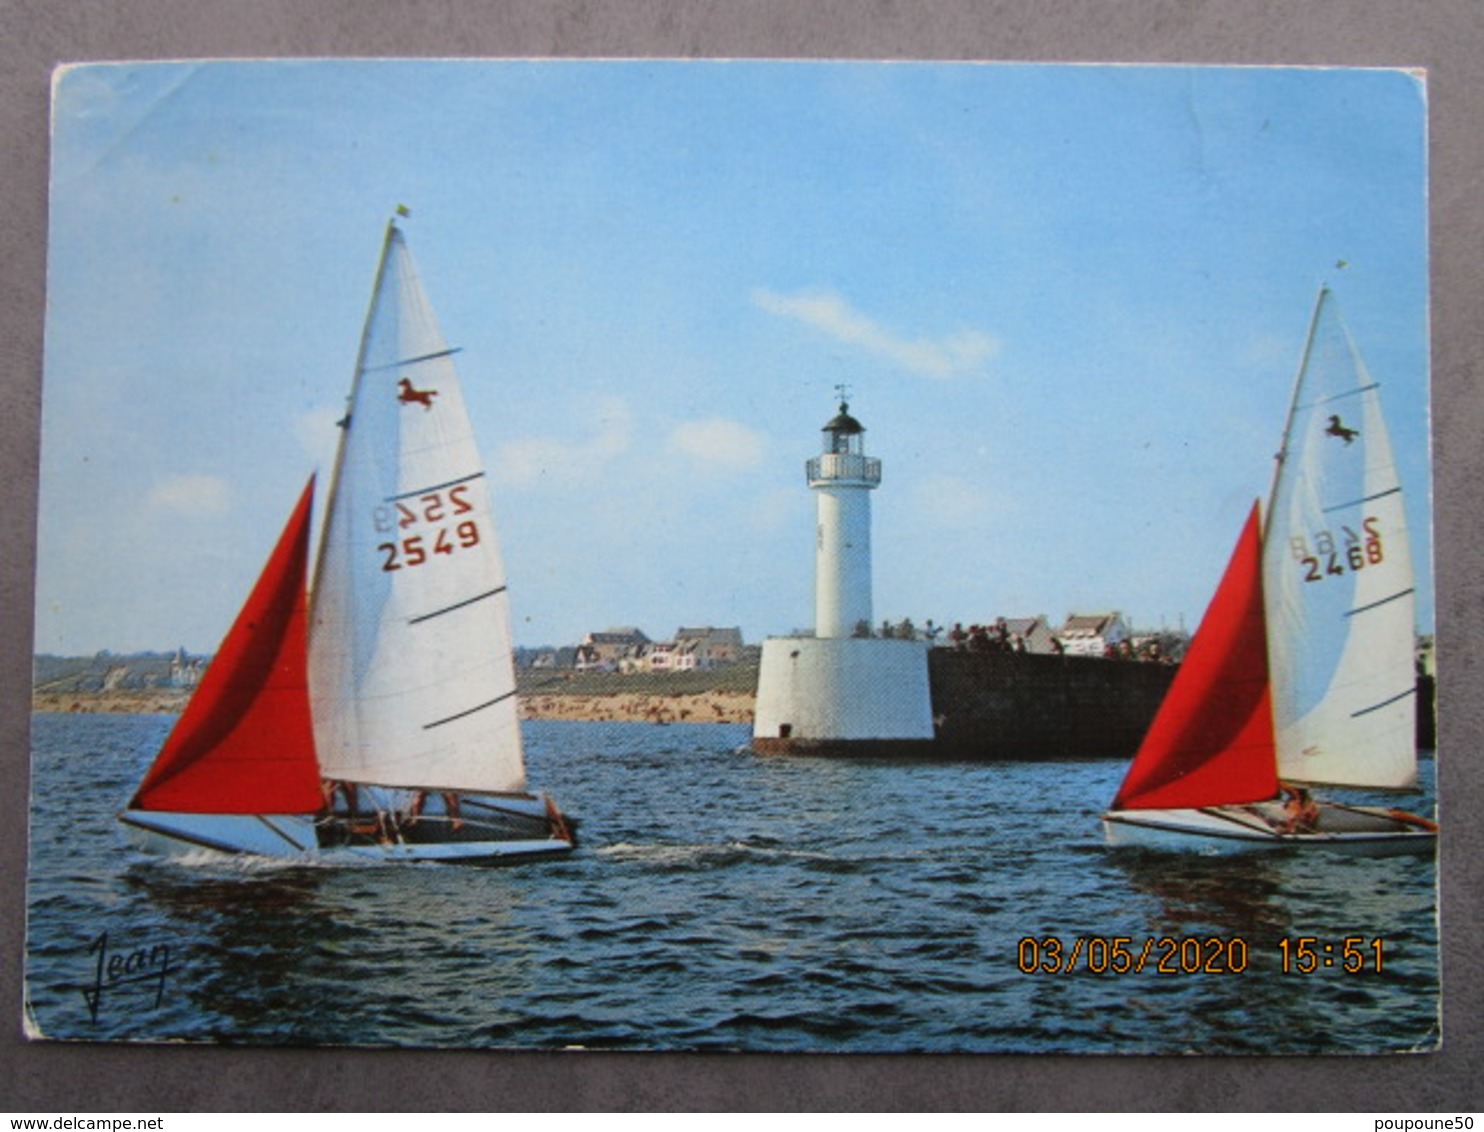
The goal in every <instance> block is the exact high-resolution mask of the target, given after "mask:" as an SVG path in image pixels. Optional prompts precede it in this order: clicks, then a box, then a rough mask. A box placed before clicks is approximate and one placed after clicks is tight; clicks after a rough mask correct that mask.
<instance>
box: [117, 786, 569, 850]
mask: <svg viewBox="0 0 1484 1132" xmlns="http://www.w3.org/2000/svg"><path fill="white" fill-rule="evenodd" d="M461 801H462V814H461V815H460V817H459V819H458V821H457V822H455V821H454V820H453V819H452V818H450V817H449V816H447V815H444V814H441V813H439V814H428V815H424V816H422V817H421V818H420V819H419V820H418V821H416V822H410V821H408V819H407V817H406V815H398V814H391V813H389V812H387V811H379V812H378V811H370V812H366V813H364V814H360V815H355V816H351V815H347V814H344V813H341V814H331V815H306V814H183V813H162V812H155V811H145V810H127V811H125V812H124V813H122V814H120V815H119V820H120V821H121V822H122V823H123V824H124V826H125V828H126V829H127V830H128V832H129V837H130V840H131V841H132V843H133V844H134V845H135V847H136V848H138V849H140V850H141V851H143V852H147V853H152V854H157V855H162V856H168V857H175V858H182V857H189V858H196V857H200V856H203V855H204V856H207V857H211V856H225V857H235V858H248V859H259V860H265V861H276V862H283V863H298V864H305V865H343V866H359V865H368V864H419V863H421V864H449V865H509V864H520V863H524V862H530V861H538V860H550V859H552V858H556V857H563V856H566V855H567V854H569V853H571V852H572V850H573V849H574V848H575V847H576V839H575V838H574V837H573V835H572V833H571V829H570V826H569V825H568V823H567V821H566V820H565V819H563V818H562V817H561V816H560V815H559V814H555V811H554V808H549V802H548V801H547V799H545V798H540V797H536V796H533V795H520V796H501V797H498V798H496V797H486V796H465V797H464V798H463V799H462V800H461ZM493 815H498V816H493ZM553 815H555V816H553ZM521 827H524V830H525V831H526V832H524V833H522V832H520V829H521Z"/></svg>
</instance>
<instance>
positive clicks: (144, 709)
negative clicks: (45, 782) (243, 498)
mask: <svg viewBox="0 0 1484 1132" xmlns="http://www.w3.org/2000/svg"><path fill="white" fill-rule="evenodd" d="M187 699H188V697H187V695H186V694H185V693H184V692H181V691H174V690H171V689H160V690H157V691H149V692H36V693H34V694H33V695H32V697H31V710H32V711H44V712H121V713H149V712H157V713H161V714H172V713H177V712H179V711H180V710H181V709H182V708H183V707H184V706H185V703H186V700H187ZM752 703H753V697H752V696H751V695H748V694H745V693H741V692H701V693H696V694H693V695H680V696H659V695H644V694H639V693H622V692H620V693H614V694H612V695H601V696H567V695H560V694H555V693H546V694H541V695H534V696H522V697H521V700H520V714H521V717H522V718H523V719H575V720H586V721H589V722H593V721H601V720H612V721H618V722H632V723H682V722H683V723H750V722H752Z"/></svg>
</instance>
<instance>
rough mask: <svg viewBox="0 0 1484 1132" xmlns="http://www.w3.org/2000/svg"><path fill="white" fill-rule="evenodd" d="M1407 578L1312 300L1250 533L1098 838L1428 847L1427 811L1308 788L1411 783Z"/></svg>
mask: <svg viewBox="0 0 1484 1132" xmlns="http://www.w3.org/2000/svg"><path fill="white" fill-rule="evenodd" d="M1414 584H1415V583H1414V574H1413V569H1412V560H1411V553H1410V550H1409V547H1408V541H1407V526H1406V516H1405V513H1404V510H1403V506H1402V490H1401V483H1400V481H1399V479H1398V477H1397V473H1396V467H1395V464H1394V462H1393V460H1392V455H1391V445H1390V441H1389V439H1388V437H1387V432H1386V425H1385V422H1384V420H1383V419H1382V416H1381V403H1380V397H1379V395H1378V387H1377V385H1376V383H1375V382H1373V381H1372V380H1371V378H1370V375H1369V374H1368V373H1367V372H1366V369H1365V365H1364V363H1363V362H1362V361H1361V359H1360V355H1359V354H1358V352H1357V351H1356V350H1355V347H1354V345H1353V343H1351V341H1350V339H1349V335H1348V334H1347V332H1346V331H1345V328H1344V326H1343V324H1342V323H1341V322H1340V320H1339V316H1338V314H1337V312H1336V311H1335V309H1334V300H1333V297H1332V296H1331V295H1330V293H1329V291H1328V290H1327V289H1325V290H1321V291H1320V294H1319V299H1318V302H1317V304H1316V306H1315V310H1314V317H1313V320H1312V322H1311V324H1310V328H1309V336H1308V340H1307V342H1306V345H1305V348H1304V356H1303V361H1302V363H1301V365H1300V368H1299V375H1298V379H1297V381H1296V383H1295V388H1294V394H1293V399H1292V403H1291V406H1290V409H1289V416H1288V424H1287V426H1286V428H1285V430H1284V438H1283V446H1282V448H1281V450H1280V453H1279V463H1278V470H1277V474H1276V477H1275V479H1274V483H1273V490H1272V494H1271V498H1270V501H1269V507H1268V514H1267V520H1266V529H1265V530H1264V529H1263V528H1262V524H1261V517H1260V509H1259V508H1258V507H1257V506H1254V507H1253V509H1252V513H1251V515H1250V516H1249V518H1248V520H1247V523H1246V525H1245V527H1244V528H1243V531H1242V535H1241V538H1240V539H1239V540H1238V543H1237V547H1236V549H1235V551H1234V552H1233V554H1232V558H1231V561H1230V563H1229V564H1228V566H1227V569H1226V573H1225V575H1224V576H1223V578H1222V580H1221V584H1220V586H1219V587H1218V588H1217V591H1216V594H1215V596H1214V597H1213V598H1212V601H1211V605H1210V608H1208V609H1207V611H1206V615H1205V617H1204V618H1203V619H1202V621H1201V625H1200V628H1199V630H1198V631H1197V633H1196V636H1195V638H1194V640H1193V641H1192V642H1191V647H1190V650H1189V652H1188V654H1187V656H1186V658H1185V660H1184V662H1183V663H1182V664H1181V667H1180V671H1179V673H1178V674H1177V676H1176V678H1175V681H1174V683H1173V684H1172V685H1171V687H1170V691H1169V693H1168V695H1167V696H1166V698H1165V701H1164V703H1163V704H1162V705H1161V708H1160V711H1159V713H1158V714H1157V715H1156V717H1155V719H1154V722H1153V723H1152V724H1151V725H1150V728H1149V731H1148V733H1147V734H1146V736H1145V738H1144V742H1143V743H1142V745H1141V746H1140V748H1139V751H1138V753H1137V754H1136V755H1135V756H1134V761H1133V763H1132V765H1131V766H1130V767H1129V771H1128V774H1127V776H1126V777H1125V779H1124V781H1123V785H1122V786H1121V787H1120V788H1119V791H1118V795H1117V797H1116V798H1115V799H1114V801H1113V807H1112V809H1111V810H1110V811H1109V812H1107V813H1105V814H1104V815H1103V823H1104V827H1105V829H1106V832H1107V837H1108V840H1109V842H1110V844H1113V845H1137V846H1144V847H1149V848H1162V849H1179V850H1194V851H1201V852H1221V851H1228V850H1240V849H1264V848H1267V849H1271V848H1284V847H1290V846H1306V847H1311V846H1321V847H1325V848H1330V849H1335V850H1340V851H1344V852H1347V853H1355V854H1373V855H1379V854H1392V853H1409V852H1426V853H1430V852H1432V851H1433V849H1434V847H1435V845H1436V835H1437V826H1436V825H1435V824H1434V823H1433V822H1431V821H1430V820H1428V819H1426V818H1423V817H1419V816H1417V815H1415V814H1410V813H1407V812H1405V811H1402V810H1393V809H1388V808H1384V807H1377V806H1347V805H1341V804H1338V803H1333V802H1318V801H1316V800H1314V799H1313V798H1312V797H1311V796H1310V795H1309V791H1308V788H1309V787H1310V786H1314V785H1330V786H1342V787H1357V788H1363V789H1367V790H1387V791H1391V790H1394V791H1410V790H1414V789H1415V787H1416V781H1417V747H1416V710H1417V705H1416V685H1417V679H1416V672H1415V661H1414V654H1415V626H1414V609H1413V606H1414Z"/></svg>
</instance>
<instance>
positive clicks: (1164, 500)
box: [35, 60, 1434, 655]
mask: <svg viewBox="0 0 1484 1132" xmlns="http://www.w3.org/2000/svg"><path fill="white" fill-rule="evenodd" d="M1425 119H1426V92H1425V88H1424V84H1423V81H1422V79H1420V78H1419V77H1417V76H1415V75H1412V74H1408V73H1405V72H1400V71H1380V70H1344V69H1297V68H1295V69H1278V68H1233V67H1212V68H1187V67H1131V66H1117V67H1097V66H1048V65H989V64H925V63H796V62H679V61H677V62H663V61H655V62H583V61H486V62H470V61H456V62H455V61H420V62H388V61H343V60H332V61H292V62H284V61H273V62H206V63H200V62H197V63H145V64H114V65H86V66H79V67H74V68H70V69H64V70H62V71H59V72H58V75H57V77H56V80H55V83H54V97H53V163H52V187H51V221H50V237H49V249H48V257H49V258H48V305H47V327H46V349H45V372H44V379H43V412H42V416H43V423H42V473H41V511H40V521H39V531H38V579H37V621H36V643H35V647H36V651H37V652H49V653H59V654H67V655H72V654H89V653H92V652H96V651H98V650H100V649H110V650H113V651H116V652H129V651H135V650H144V649H156V650H164V649H174V648H176V647H184V648H186V649H187V650H189V651H192V652H203V653H205V652H212V651H214V650H215V648H216V646H217V643H218V642H219V640H220V638H221V636H222V635H223V634H224V633H225V631H226V629H227V628H228V626H229V625H230V623H231V620H232V618H233V617H234V616H235V614H236V611H237V609H238V607H239V606H240V604H241V602H242V600H243V599H244V598H245V596H246V594H247V591H248V589H249V588H250V587H251V585H252V582H253V580H254V578H255V577H256V576H257V573H258V571H259V569H260V568H261V566H262V563H263V561H264V560H265V558H266V556H267V554H268V551H269V550H270V548H271V546H272V544H273V542H274V540H275V538H276V536H277V534H278V532H279V530H280V529H281V527H282V524H283V522H284V521H285V519H286V517H287V515H288V513H289V511H290V510H291V508H292V506H293V504H294V502H295V500H296V498H297V495H298V492H299V490H300V489H301V488H302V486H303V483H304V481H305V479H306V478H307V477H308V476H309V474H310V473H311V472H313V471H314V470H315V469H316V468H319V469H320V470H322V471H325V472H328V470H329V466H330V462H331V460H332V456H333V445H334V443H335V438H336V429H335V427H334V422H335V420H336V419H337V418H338V417H339V416H340V415H341V413H342V411H343V405H344V398H345V395H346V393H347V391H348V389H349V385H350V380H351V376H352V371H353V368H354V364H355V356H356V350H357V346H358V344H359V341H360V335H361V329H362V323H363V320H364V318H365V314H366V307H367V303H368V300H369V297H370V288H371V284H372V279H373V275H374V271H375V266H376V257H377V255H378V253H379V250H380V245H381V237H382V232H383V230H384V226H385V224H386V221H387V218H388V217H389V216H390V215H391V214H392V212H393V210H394V209H395V208H396V206H397V205H405V206H407V207H408V208H409V209H410V210H411V216H410V218H409V219H407V220H405V221H403V222H402V226H403V230H404V232H405V233H406V236H407V241H408V244H409V246H410V248H411V250H412V253H413V255H414V257H415V258H416V260H417V261H418V265H419V268H420V271H421V275H422V278H423V282H424V285H425V287H426V289H427V291H428V294H429V297H430V299H431V301H432V304H433V306H434V308H435V310H436V311H437V315H438V319H439V322H440V324H441V326H442V329H443V332H444V335H445V337H446V338H447V339H448V340H449V341H450V343H451V344H452V345H455V346H457V347H459V348H460V350H461V353H460V354H459V356H458V358H457V362H458V365H459V372H460V378H461V380H462V383H463V386H464V394H465V398H466V400H467V401H468V403H469V406H470V410H471V413H472V415H473V418H474V426H475V430H476V433H477V435H478V436H479V439H480V444H481V447H482V450H483V453H484V456H485V460H486V464H487V467H488V470H489V473H490V477H491V483H492V489H493V491H494V498H495V509H496V518H497V522H498V524H499V531H500V540H501V545H502V548H503V551H504V557H505V562H506V568H507V573H508V575H509V581H510V593H511V605H512V610H513V617H514V621H515V625H514V630H515V638H516V641H517V642H518V643H521V644H525V645H542V644H553V645H563V644H574V643H576V642H577V641H578V640H580V639H581V637H582V636H583V635H584V634H585V633H587V632H590V631H594V630H599V629H604V628H608V627H611V626H617V625H637V626H639V627H640V628H642V629H643V630H644V631H645V632H646V633H648V634H649V635H650V636H651V637H653V638H656V639H663V638H666V637H668V636H670V635H671V634H673V633H674V631H675V629H676V628H678V627H679V626H682V625H686V626H693V625H740V626H741V628H742V630H743V633H744V636H745V637H746V639H747V640H749V641H757V640H759V639H761V638H763V637H765V636H768V635H773V634H780V633H787V632H790V631H792V630H796V629H807V628H808V627H809V626H810V625H811V624H812V622H813V545H814V530H813V528H814V512H813V508H814V501H813V499H812V498H811V495H810V492H809V490H808V488H807V485H806V484H805V481H804V474H803V468H804V462H805V460H806V459H808V457H810V456H811V455H813V454H815V453H816V452H817V451H818V450H819V447H820V440H821V434H820V427H821V426H822V425H823V424H824V423H825V421H827V420H828V419H829V418H830V417H832V416H833V415H834V413H835V410H836V400H837V396H836V392H835V390H836V387H837V386H838V385H842V384H843V385H845V386H846V387H847V388H848V395H849V403H850V409H851V413H852V414H853V415H854V416H856V417H857V418H859V419H860V421H861V422H862V423H863V424H864V425H865V426H866V430H867V431H866V434H865V447H866V451H867V453H868V454H870V455H873V456H877V457H880V458H881V460H882V462H883V479H882V485H881V487H880V488H879V490H877V491H876V492H875V493H874V494H873V496H872V543H873V564H874V603H875V616H876V619H877V621H880V620H883V619H891V620H893V621H895V620H898V619H901V618H903V617H910V618H912V619H913V620H914V621H915V622H917V623H918V624H922V623H923V622H924V621H925V620H927V619H929V618H931V619H932V620H934V621H935V622H938V623H940V624H942V623H952V622H954V621H962V622H964V623H966V624H967V623H970V622H975V621H986V620H989V619H992V618H994V617H997V616H1006V617H1014V616H1026V615H1031V614H1046V615H1047V616H1048V617H1049V618H1050V619H1051V620H1052V621H1053V623H1059V622H1060V621H1061V620H1062V619H1063V618H1064V617H1066V616H1067V615H1068V614H1070V613H1074V612H1081V613H1086V612H1100V611H1107V610H1119V611H1121V612H1123V614H1124V615H1125V618H1126V619H1128V620H1130V621H1132V622H1133V623H1135V624H1136V625H1139V626H1142V627H1149V628H1158V627H1161V626H1166V627H1178V626H1180V625H1182V624H1183V625H1184V626H1186V627H1187V628H1193V627H1194V626H1195V624H1196V623H1197V622H1198V621H1199V618H1200V615H1201V613H1202V611H1203V610H1204V608H1205V605H1206V603H1207V601H1208V600H1209V598H1210V596H1211V593H1212V591H1213V589H1214V587H1215V585H1216V582H1217V580H1218V578H1219V576H1220V573H1221V571H1222V568H1223V567H1224V565H1225V562H1226V558H1227V556H1228V554H1229V552H1230V550H1231V547H1232V545H1233V544H1234V542H1235V540H1236V536H1237V533H1238V530H1239V528H1240V526H1241V523H1242V521H1243V519H1244V518H1245V516H1246V513H1247V510H1248V509H1249V508H1250V506H1251V504H1252V501H1253V500H1254V499H1256V498H1258V497H1260V496H1263V495H1265V494H1266V492H1267V490H1268V487H1269V484H1270V479H1271V474H1272V464H1273V460H1272V457H1273V453H1274V452H1275V451H1276V449H1277V446H1278V442H1279V436H1280V433H1281V431H1282V426H1283V420H1284V416H1285V414H1286V411H1287V405H1288V398H1289V394H1290V391H1291V388H1292V383H1293V379H1294V374H1295V372H1296V369H1297V366H1298V363H1299V359H1300V354H1301V351H1302V347H1303V340H1304V335H1305V332H1306V330H1307V326H1308V321H1309V316H1310V313H1311V311H1312V308H1313V303H1314V299H1315V295H1316V292H1317V289H1318V287H1319V286H1320V285H1321V284H1328V285H1329V286H1331V287H1332V288H1333V290H1334V293H1335V296H1336V299H1337V301H1338V305H1339V309H1340V312H1341V314H1342V316H1343V318H1344V320H1345V322H1346V324H1347V325H1348V327H1349V329H1350V332H1351V334H1352V336H1353V338H1354V340H1355V342H1356V345H1357V346H1358V348H1359V350H1360V352H1361V354H1362V355H1363V356H1364V358H1365V360H1366V363H1367V365H1368V367H1369V369H1370V371H1371V374H1372V376H1373V377H1374V378H1375V379H1376V380H1377V381H1378V382H1380V384H1381V387H1382V398H1383V402H1384V404H1385V408H1386V412H1387V417H1388V423H1389V425H1390V427H1391V431H1392V440H1393V445H1394V446H1395V448H1396V450H1397V455H1398V462H1399V464H1400V471H1401V476H1402V480H1403V484H1404V486H1405V488H1406V491H1407V493H1408V509H1409V514H1408V518H1409V522H1410V526H1411V528H1412V532H1413V535H1412V537H1413V548H1414V557H1415V558H1416V559H1417V565H1418V570H1419V575H1420V577H1419V591H1418V592H1419V606H1418V617H1419V621H1420V624H1419V628H1420V629H1421V630H1423V631H1431V629H1432V621H1433V616H1434V614H1433V589H1432V582H1431V576H1430V575H1431V558H1430V543H1431V538H1432V525H1431V516H1430V506H1431V504H1430V494H1431V481H1430V470H1429V462H1428V459H1429V452H1428V444H1429V442H1428V339H1427V334H1428V296H1427V277H1428V261H1427V216H1426V203H1425V202H1426V177H1427V172H1426V153H1425Z"/></svg>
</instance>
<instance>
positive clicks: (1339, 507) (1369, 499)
mask: <svg viewBox="0 0 1484 1132" xmlns="http://www.w3.org/2000/svg"><path fill="white" fill-rule="evenodd" d="M1399 491H1401V485H1400V484H1398V485H1397V486H1396V487H1391V488H1387V489H1386V490H1385V491H1378V492H1376V494H1375V495H1367V496H1366V497H1365V498H1364V499H1352V500H1350V501H1349V502H1346V503H1336V504H1334V505H1333V506H1330V507H1326V508H1324V513H1325V514H1326V515H1328V514H1329V513H1330V512H1331V511H1343V510H1344V509H1345V508H1346V507H1359V506H1360V505H1361V504H1362V503H1374V502H1375V501H1376V500H1378V499H1385V498H1386V497H1387V496H1388V495H1396V494H1397V493H1398V492H1399Z"/></svg>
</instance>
